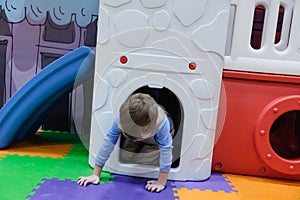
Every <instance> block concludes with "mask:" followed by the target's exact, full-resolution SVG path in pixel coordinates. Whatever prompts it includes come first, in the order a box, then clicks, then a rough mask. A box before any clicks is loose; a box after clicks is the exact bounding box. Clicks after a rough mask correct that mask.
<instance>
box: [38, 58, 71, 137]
mask: <svg viewBox="0 0 300 200" xmlns="http://www.w3.org/2000/svg"><path fill="white" fill-rule="evenodd" d="M61 56H63V55H60V54H53V53H41V59H42V68H44V67H46V66H47V65H49V64H50V63H52V62H53V61H55V60H56V59H58V58H60V57H61ZM70 124H71V119H70V97H69V94H67V95H65V96H63V97H62V98H61V99H60V101H59V102H58V103H57V104H55V107H54V108H53V109H52V110H51V112H50V113H49V115H48V116H47V118H46V120H45V121H44V123H43V125H42V128H43V129H44V130H54V131H67V132H70Z"/></svg>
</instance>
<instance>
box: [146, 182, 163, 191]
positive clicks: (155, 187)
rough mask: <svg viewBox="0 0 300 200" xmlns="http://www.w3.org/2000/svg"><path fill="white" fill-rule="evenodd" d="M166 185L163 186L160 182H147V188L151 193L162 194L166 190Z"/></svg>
mask: <svg viewBox="0 0 300 200" xmlns="http://www.w3.org/2000/svg"><path fill="white" fill-rule="evenodd" d="M165 187H166V186H165V185H163V184H161V183H160V182H158V181H154V180H152V181H148V182H147V185H146V186H145V188H146V189H147V190H149V191H151V192H160V191H162V190H163V189H165Z"/></svg>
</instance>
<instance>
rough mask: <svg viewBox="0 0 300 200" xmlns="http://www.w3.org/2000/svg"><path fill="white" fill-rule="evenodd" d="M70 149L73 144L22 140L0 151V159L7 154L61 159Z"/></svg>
mask: <svg viewBox="0 0 300 200" xmlns="http://www.w3.org/2000/svg"><path fill="white" fill-rule="evenodd" d="M72 148H73V144H56V143H46V142H40V141H30V140H24V141H22V142H19V143H14V144H13V145H11V146H10V147H9V148H8V149H5V150H0V158H2V157H4V156H5V155H7V154H9V155H11V154H17V155H20V156H24V155H28V156H40V157H51V158H63V157H65V156H66V155H67V153H68V152H69V151H70V150H71V149H72Z"/></svg>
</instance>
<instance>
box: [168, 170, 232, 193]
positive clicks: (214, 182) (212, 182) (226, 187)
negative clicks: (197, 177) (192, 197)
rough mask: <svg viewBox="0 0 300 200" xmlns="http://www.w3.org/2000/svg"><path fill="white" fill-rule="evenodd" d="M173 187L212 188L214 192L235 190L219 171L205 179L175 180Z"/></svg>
mask: <svg viewBox="0 0 300 200" xmlns="http://www.w3.org/2000/svg"><path fill="white" fill-rule="evenodd" d="M173 187H175V188H187V189H189V190H192V189H199V190H212V191H214V192H218V191H224V192H237V191H236V190H233V186H232V185H230V184H229V183H228V181H227V180H226V177H224V176H222V174H221V173H212V174H211V176H210V178H209V179H207V180H205V181H175V182H174V183H173Z"/></svg>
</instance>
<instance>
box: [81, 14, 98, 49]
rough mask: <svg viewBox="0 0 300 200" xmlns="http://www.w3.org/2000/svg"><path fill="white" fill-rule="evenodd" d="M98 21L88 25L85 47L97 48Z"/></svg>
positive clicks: (85, 34)
mask: <svg viewBox="0 0 300 200" xmlns="http://www.w3.org/2000/svg"><path fill="white" fill-rule="evenodd" d="M96 36H97V20H95V21H93V22H92V23H91V24H89V25H88V27H87V29H86V31H85V33H84V45H85V46H90V47H95V46H96V42H97V37H96Z"/></svg>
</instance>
